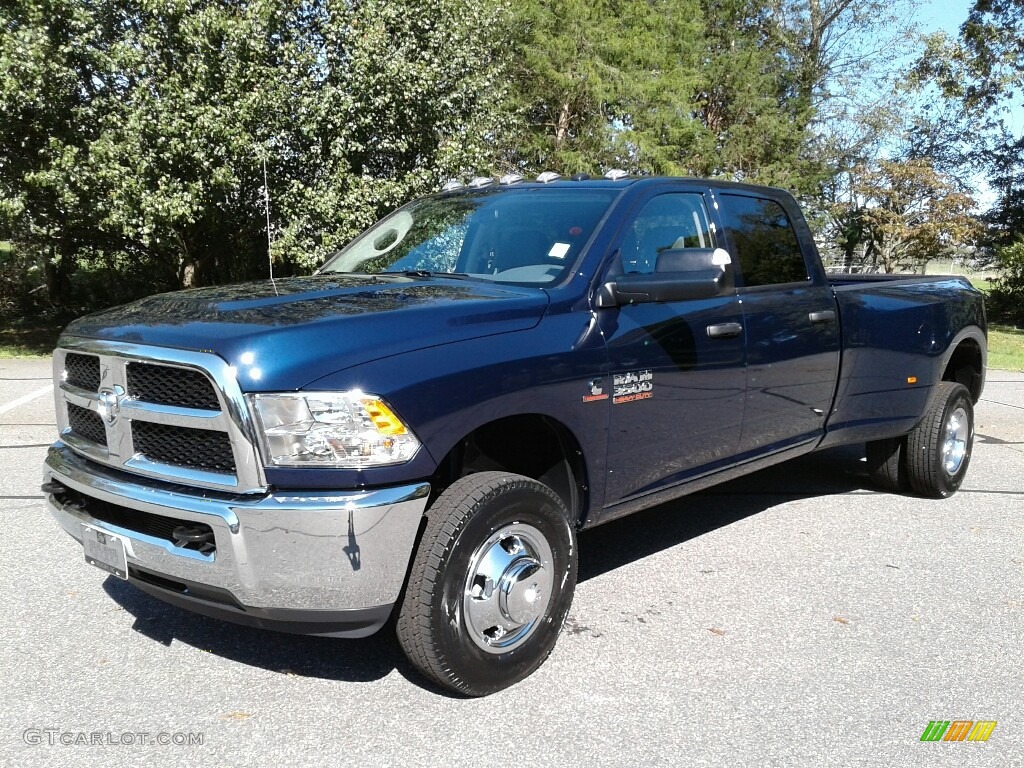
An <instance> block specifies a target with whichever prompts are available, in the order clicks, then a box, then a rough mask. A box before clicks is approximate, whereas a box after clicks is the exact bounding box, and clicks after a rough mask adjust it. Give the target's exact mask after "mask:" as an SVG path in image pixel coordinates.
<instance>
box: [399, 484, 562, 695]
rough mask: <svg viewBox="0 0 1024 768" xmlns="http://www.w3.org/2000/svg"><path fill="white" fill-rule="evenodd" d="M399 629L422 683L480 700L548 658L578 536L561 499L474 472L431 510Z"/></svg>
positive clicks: (559, 622)
mask: <svg viewBox="0 0 1024 768" xmlns="http://www.w3.org/2000/svg"><path fill="white" fill-rule="evenodd" d="M427 518H428V521H427V526H426V530H425V531H424V534H423V538H422V540H421V541H420V544H419V547H418V548H417V550H416V555H415V557H414V559H413V564H412V568H411V570H410V573H409V583H408V586H407V589H406V593H405V599H404V600H403V602H402V606H401V608H400V609H399V614H398V621H397V622H396V633H397V635H398V641H399V643H400V644H401V646H402V650H404V651H405V654H406V656H407V657H408V658H409V661H410V662H411V663H412V664H413V666H415V667H416V668H417V669H418V670H419V671H420V672H421V673H423V674H424V675H425V676H426V677H428V678H430V679H431V680H434V681H435V682H437V683H438V684H440V685H442V686H444V687H445V688H448V689H451V690H453V691H457V692H459V693H463V694H466V695H469V696H485V695H487V694H490V693H494V692H495V691H499V690H501V689H503V688H507V687H508V686H510V685H513V684H515V683H517V682H519V681H520V680H523V679H524V678H526V677H528V676H529V675H530V674H532V673H533V672H534V671H535V670H536V669H537V668H538V667H539V666H540V665H541V664H542V663H543V662H544V660H545V659H547V657H548V656H549V655H550V653H551V651H552V649H553V648H554V646H555V641H556V640H557V639H558V633H559V631H560V630H561V628H562V624H563V623H564V622H565V617H566V615H567V614H568V612H569V607H570V606H571V604H572V597H573V590H574V589H575V586H576V562H577V554H576V530H575V526H574V525H573V524H572V522H571V521H570V519H569V514H568V512H567V511H566V509H565V505H564V504H563V503H562V501H561V499H560V498H559V497H558V496H557V494H555V492H554V491H552V490H551V489H550V488H548V487H547V486H546V485H543V484H542V483H539V482H537V481H536V480H532V479H530V478H528V477H523V476H522V475H514V474H509V473H506V472H480V473H477V474H473V475H469V476H467V477H464V478H461V479H460V480H457V481H456V482H455V483H453V484H452V485H451V486H449V487H448V488H447V489H446V490H445V491H444V492H443V493H442V494H441V496H440V497H439V498H438V499H437V501H436V502H435V503H434V504H433V505H432V506H431V508H430V510H429V511H428V512H427Z"/></svg>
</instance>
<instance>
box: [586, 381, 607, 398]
mask: <svg viewBox="0 0 1024 768" xmlns="http://www.w3.org/2000/svg"><path fill="white" fill-rule="evenodd" d="M588 386H589V387H590V394H589V395H584V396H583V402H584V403H593V402H594V401H596V400H607V399H608V394H607V393H606V392H605V391H604V384H603V381H602V380H601V379H591V380H590V381H589V382H588Z"/></svg>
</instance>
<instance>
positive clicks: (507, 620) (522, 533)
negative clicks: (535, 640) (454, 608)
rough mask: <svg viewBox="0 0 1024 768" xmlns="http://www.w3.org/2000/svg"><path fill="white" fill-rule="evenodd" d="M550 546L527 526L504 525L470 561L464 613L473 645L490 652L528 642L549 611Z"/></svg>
mask: <svg viewBox="0 0 1024 768" xmlns="http://www.w3.org/2000/svg"><path fill="white" fill-rule="evenodd" d="M551 590H552V554H551V546H550V545H549V544H548V542H547V539H546V538H545V537H544V534H542V533H541V532H540V531H539V530H537V529H536V528H534V527H533V526H532V525H526V524H525V523H513V524H511V525H507V526H503V527H502V528H501V529H500V530H499V531H497V532H495V533H494V534H493V535H491V536H490V537H488V538H487V540H486V541H484V542H483V544H481V545H480V546H479V547H478V548H477V550H476V551H475V552H474V553H473V556H472V558H471V559H470V567H469V572H468V574H467V576H466V583H465V589H464V590H463V598H462V608H463V613H464V616H465V620H466V626H467V627H468V629H469V635H470V638H471V639H472V640H473V642H474V643H475V644H476V645H477V646H478V647H479V648H481V649H483V650H484V651H487V652H488V653H506V652H507V651H510V650H512V649H514V648H516V647H518V646H520V645H522V644H523V643H525V642H526V641H527V640H528V639H529V637H530V635H531V634H533V632H534V630H535V629H536V628H537V626H538V622H539V620H540V619H541V618H543V617H544V615H545V614H546V612H547V608H548V604H549V603H550V601H551Z"/></svg>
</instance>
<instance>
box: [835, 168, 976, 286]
mask: <svg viewBox="0 0 1024 768" xmlns="http://www.w3.org/2000/svg"><path fill="white" fill-rule="evenodd" d="M854 194H855V196H856V199H857V201H858V203H857V221H858V223H859V226H860V227H861V233H860V236H861V238H862V242H863V245H864V248H865V258H866V260H868V261H869V262H870V263H871V265H872V266H873V267H875V268H879V269H881V271H883V272H896V271H899V270H901V269H914V270H917V269H921V268H923V267H924V265H925V263H927V262H928V261H929V260H930V259H934V258H936V257H937V256H938V255H939V254H940V253H942V252H944V251H948V250H949V249H951V248H953V247H955V246H957V245H961V244H963V243H965V242H970V241H971V240H973V239H974V238H976V237H977V236H978V234H979V226H978V223H977V220H976V219H975V218H974V217H973V216H972V210H973V209H974V205H975V204H974V200H973V199H972V198H971V197H970V196H969V195H967V194H965V193H964V192H961V191H959V190H958V188H957V186H956V184H954V183H952V182H951V181H950V179H948V178H947V177H945V176H944V175H943V174H941V173H939V172H937V171H936V170H935V168H934V167H933V166H932V165H931V163H930V162H929V161H928V160H927V159H924V158H920V159H911V160H902V161H894V160H883V161H880V162H879V163H878V164H877V165H876V166H874V167H870V168H862V169H859V170H858V173H857V174H856V175H855V182H854Z"/></svg>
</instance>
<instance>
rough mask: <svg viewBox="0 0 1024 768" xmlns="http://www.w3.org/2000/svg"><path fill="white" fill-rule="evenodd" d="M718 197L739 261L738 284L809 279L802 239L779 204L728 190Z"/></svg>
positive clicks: (803, 281)
mask: <svg viewBox="0 0 1024 768" xmlns="http://www.w3.org/2000/svg"><path fill="white" fill-rule="evenodd" d="M717 199H718V201H719V203H720V206H719V209H720V213H721V216H722V219H723V224H724V225H725V227H726V229H727V230H728V232H729V235H730V237H731V239H732V245H733V250H734V251H735V253H733V254H732V256H733V257H734V259H735V260H736V261H737V262H738V264H739V269H738V275H737V283H738V285H739V286H741V287H747V288H755V287H759V286H765V285H784V284H789V283H805V284H806V283H808V282H810V280H811V276H810V273H809V272H808V269H807V261H806V260H805V259H804V254H803V250H802V249H801V248H800V240H799V239H798V238H797V234H796V231H795V230H794V228H793V223H792V222H791V221H790V219H789V216H788V215H787V214H786V211H785V209H784V208H783V207H782V205H781V204H780V203H778V202H777V201H775V200H770V199H768V198H764V197H756V196H750V195H737V194H729V193H720V194H718V195H717Z"/></svg>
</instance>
